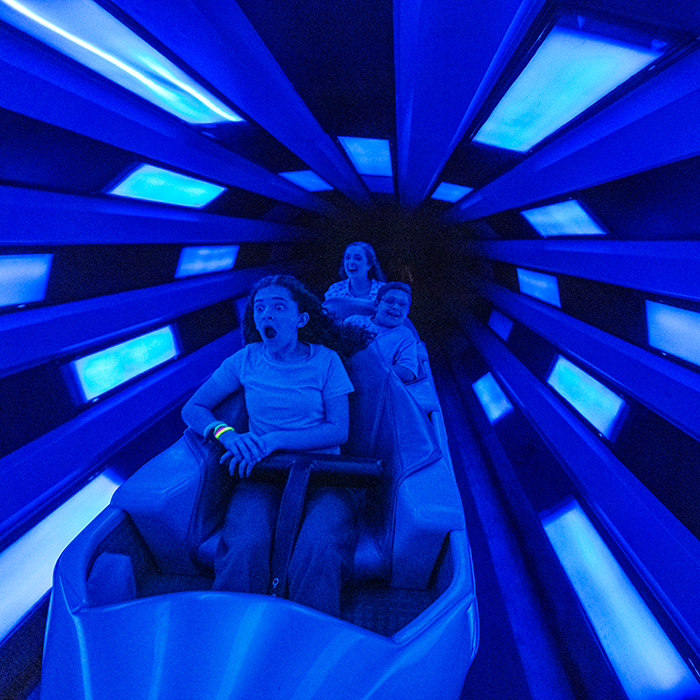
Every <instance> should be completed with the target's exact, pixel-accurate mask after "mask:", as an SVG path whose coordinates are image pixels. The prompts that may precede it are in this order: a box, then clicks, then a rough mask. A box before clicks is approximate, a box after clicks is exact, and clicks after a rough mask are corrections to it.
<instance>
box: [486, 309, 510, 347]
mask: <svg viewBox="0 0 700 700" xmlns="http://www.w3.org/2000/svg"><path fill="white" fill-rule="evenodd" d="M489 328H490V329H491V330H492V331H493V332H494V333H496V335H499V336H500V337H501V338H502V339H503V340H504V341H505V342H508V336H509V335H510V331H511V330H512V328H513V321H511V320H510V319H509V318H508V317H507V316H504V315H503V314H502V313H501V312H500V311H496V309H494V310H493V311H492V312H491V315H490V316H489Z"/></svg>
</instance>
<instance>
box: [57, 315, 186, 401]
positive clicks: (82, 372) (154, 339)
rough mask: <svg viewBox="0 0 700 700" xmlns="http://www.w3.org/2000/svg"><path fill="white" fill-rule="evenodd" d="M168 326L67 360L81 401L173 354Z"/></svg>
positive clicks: (173, 343) (100, 393)
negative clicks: (80, 393)
mask: <svg viewBox="0 0 700 700" xmlns="http://www.w3.org/2000/svg"><path fill="white" fill-rule="evenodd" d="M178 354H179V350H178V347H177V342H176V341H175V335H174V333H173V329H172V326H164V327H163V328H159V329H158V330H155V331H151V332H150V333H146V334H144V335H140V336H138V337H137V338H131V339H130V340H127V341H125V342H123V343H119V344H118V345H113V346H112V347H110V348H105V349H104V350H100V351H98V352H95V353H92V354H91V355H87V356H85V357H81V358H80V359H78V360H74V361H73V362H71V368H72V369H73V372H74V374H75V377H76V378H77V380H78V384H79V386H80V389H81V392H82V394H83V397H84V399H85V401H91V400H92V399H94V398H97V397H98V396H102V394H105V393H106V392H108V391H111V390H112V389H115V388H116V387H118V386H120V385H121V384H124V383H126V382H128V381H130V380H132V379H134V377H138V376H139V375H141V374H143V373H144V372H148V371H149V370H151V369H154V368H155V367H158V366H159V365H162V364H163V363H164V362H167V361H168V360H172V359H173V358H174V357H177V356H178Z"/></svg>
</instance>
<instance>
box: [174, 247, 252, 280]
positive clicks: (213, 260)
mask: <svg viewBox="0 0 700 700" xmlns="http://www.w3.org/2000/svg"><path fill="white" fill-rule="evenodd" d="M238 248H239V246H237V245H219V246H211V247H207V248H199V247H196V246H188V247H187V248H183V249H182V250H181V251H180V258H179V259H178V261H177V269H176V270H175V278H176V279H179V278H180V277H191V276H192V275H206V274H208V273H210V272H222V271H224V270H231V269H233V266H234V265H235V264H236V256H237V255H238Z"/></svg>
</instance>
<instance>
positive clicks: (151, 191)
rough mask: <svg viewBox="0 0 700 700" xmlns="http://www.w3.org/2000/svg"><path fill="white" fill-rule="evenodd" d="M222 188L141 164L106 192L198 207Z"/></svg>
mask: <svg viewBox="0 0 700 700" xmlns="http://www.w3.org/2000/svg"><path fill="white" fill-rule="evenodd" d="M225 189H226V188H225V187H221V185H215V184H213V183H211V182H205V181H204V180H198V179H196V178H194V177H189V176H188V175H183V174H182V173H176V172H173V171H171V170H164V169H163V168H157V167H156V166H155V165H148V164H143V165H141V166H139V167H138V168H137V169H136V170H134V171H133V172H132V173H130V174H129V175H127V176H126V177H125V178H124V179H123V180H122V181H121V182H120V183H119V184H118V185H116V186H115V187H113V188H112V189H111V190H109V191H108V192H107V194H114V195H117V196H119V197H129V198H131V199H144V200H146V201H148V202H160V203H161V204H175V205H177V206H181V207H192V208H194V209H201V208H202V207H205V206H206V205H207V204H209V202H212V201H213V200H214V199H216V198H217V197H218V196H219V195H220V194H221V193H222V192H223V191H224V190H225Z"/></svg>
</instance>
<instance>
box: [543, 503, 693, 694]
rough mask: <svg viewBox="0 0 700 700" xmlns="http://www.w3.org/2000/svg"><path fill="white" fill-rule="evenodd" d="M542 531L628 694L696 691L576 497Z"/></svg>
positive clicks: (644, 604)
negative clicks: (575, 499)
mask: <svg viewBox="0 0 700 700" xmlns="http://www.w3.org/2000/svg"><path fill="white" fill-rule="evenodd" d="M542 525H543V526H544V531H545V532H546V534H547V538H548V539H549V541H550V542H551V544H552V548H553V549H554V551H555V552H556V555H557V557H558V559H559V561H560V562H561V565H562V567H563V569H564V571H565V572H566V575H567V577H568V578H569V580H570V581H571V585H572V586H573V588H574V591H575V592H576V595H577V596H578V598H579V600H580V601H581V604H582V606H583V608H584V610H585V611H586V614H587V615H588V618H589V619H590V621H591V624H592V625H593V629H594V630H595V632H596V634H597V635H598V638H599V639H600V643H601V645H602V646H603V649H604V650H605V653H606V654H607V656H608V658H609V659H610V663H611V665H612V667H613V668H614V669H615V672H616V674H617V676H618V678H619V679H620V683H621V684H622V686H623V688H624V689H625V692H626V694H627V697H628V698H630V700H658V699H659V698H668V700H685V699H686V698H696V697H700V685H699V684H698V681H697V680H696V679H695V676H694V675H693V674H692V672H691V671H690V669H689V668H688V666H687V665H686V664H685V662H684V661H683V658H682V656H681V655H680V654H679V653H678V650H677V649H676V648H675V646H674V645H673V643H672V642H671V640H670V639H669V638H668V635H667V634H666V632H664V630H663V628H662V627H661V625H660V624H659V623H658V621H657V620H656V618H655V617H654V615H653V614H652V612H651V610H650V609H649V607H648V606H647V604H646V603H645V602H644V599H643V598H642V596H641V595H639V592H638V591H637V589H636V588H635V587H634V585H633V583H632V582H631V581H630V579H629V578H628V576H627V574H626V573H625V571H624V569H623V568H622V567H621V566H620V564H619V563H618V561H617V560H616V559H615V557H614V555H613V554H612V552H611V551H610V549H609V548H608V546H607V545H606V544H605V541H604V540H603V538H602V537H601V536H600V534H599V533H598V531H597V530H596V529H595V527H594V526H593V524H592V523H591V521H590V520H589V519H588V517H587V516H586V514H585V513H584V511H583V509H582V508H581V506H580V505H579V504H578V503H577V502H576V501H572V502H571V503H569V504H567V505H566V506H564V507H563V508H562V509H560V510H559V511H557V512H556V513H554V514H552V515H551V516H549V517H547V518H545V519H543V520H542Z"/></svg>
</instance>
